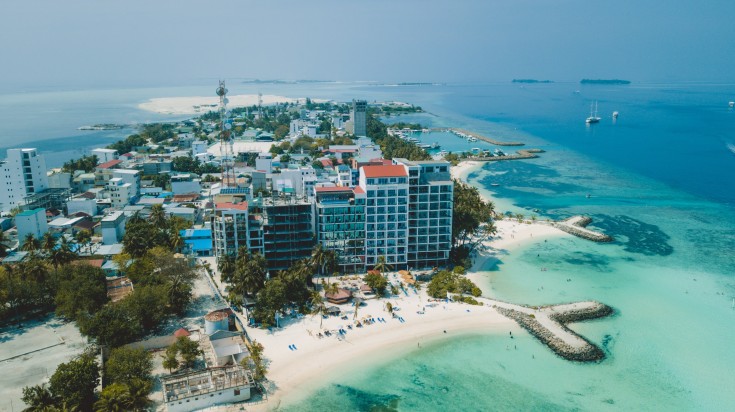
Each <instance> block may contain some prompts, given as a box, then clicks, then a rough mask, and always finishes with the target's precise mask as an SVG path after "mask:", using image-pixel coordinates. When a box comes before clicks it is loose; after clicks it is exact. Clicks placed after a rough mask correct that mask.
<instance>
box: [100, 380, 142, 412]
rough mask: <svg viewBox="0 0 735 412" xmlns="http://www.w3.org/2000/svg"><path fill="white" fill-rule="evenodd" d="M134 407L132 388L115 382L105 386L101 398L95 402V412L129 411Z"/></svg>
mask: <svg viewBox="0 0 735 412" xmlns="http://www.w3.org/2000/svg"><path fill="white" fill-rule="evenodd" d="M132 409H133V398H132V396H130V388H128V386H127V385H125V384H122V383H113V384H112V385H109V386H107V387H105V389H103V390H102V393H101V394H100V399H99V400H98V401H97V402H95V404H94V410H95V412H127V411H130V410H132Z"/></svg>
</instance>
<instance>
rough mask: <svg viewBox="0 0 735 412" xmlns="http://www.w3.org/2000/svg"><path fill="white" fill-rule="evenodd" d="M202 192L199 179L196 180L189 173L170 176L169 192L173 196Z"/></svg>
mask: <svg viewBox="0 0 735 412" xmlns="http://www.w3.org/2000/svg"><path fill="white" fill-rule="evenodd" d="M201 190H202V184H201V179H197V178H195V177H194V175H192V174H189V173H184V174H177V175H173V176H171V191H172V192H173V193H174V195H183V194H187V193H197V194H198V193H199V192H200V191H201Z"/></svg>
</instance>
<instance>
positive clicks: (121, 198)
mask: <svg viewBox="0 0 735 412" xmlns="http://www.w3.org/2000/svg"><path fill="white" fill-rule="evenodd" d="M107 193H108V194H109V196H110V201H111V202H112V207H116V208H119V209H122V208H123V207H124V206H125V205H127V204H128V203H130V200H131V199H132V198H134V197H135V193H134V192H133V185H131V184H130V183H125V181H124V180H123V179H121V178H119V177H115V178H112V179H110V181H109V182H107Z"/></svg>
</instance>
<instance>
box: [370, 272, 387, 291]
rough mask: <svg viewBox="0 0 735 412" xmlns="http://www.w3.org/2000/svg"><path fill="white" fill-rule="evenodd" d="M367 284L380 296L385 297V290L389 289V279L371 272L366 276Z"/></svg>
mask: <svg viewBox="0 0 735 412" xmlns="http://www.w3.org/2000/svg"><path fill="white" fill-rule="evenodd" d="M365 283H367V285H368V286H370V288H371V289H373V290H374V291H375V293H376V295H378V296H383V295H384V294H385V289H386V288H387V287H388V279H386V278H385V276H383V275H381V274H380V273H376V272H374V271H370V272H368V274H367V275H365Z"/></svg>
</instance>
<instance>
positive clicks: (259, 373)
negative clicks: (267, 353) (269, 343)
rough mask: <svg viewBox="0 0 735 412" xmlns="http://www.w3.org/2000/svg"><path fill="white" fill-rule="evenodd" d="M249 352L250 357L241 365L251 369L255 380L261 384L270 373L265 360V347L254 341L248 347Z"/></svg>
mask: <svg viewBox="0 0 735 412" xmlns="http://www.w3.org/2000/svg"><path fill="white" fill-rule="evenodd" d="M248 352H250V356H248V357H247V358H245V359H243V360H242V362H241V365H242V366H243V367H245V368H248V369H250V370H251V371H252V372H253V379H255V381H256V382H260V381H262V380H264V379H265V375H266V373H268V369H267V367H266V365H265V360H264V359H263V345H261V344H260V343H259V342H258V341H257V340H254V339H253V341H252V343H250V344H249V345H248Z"/></svg>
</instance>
